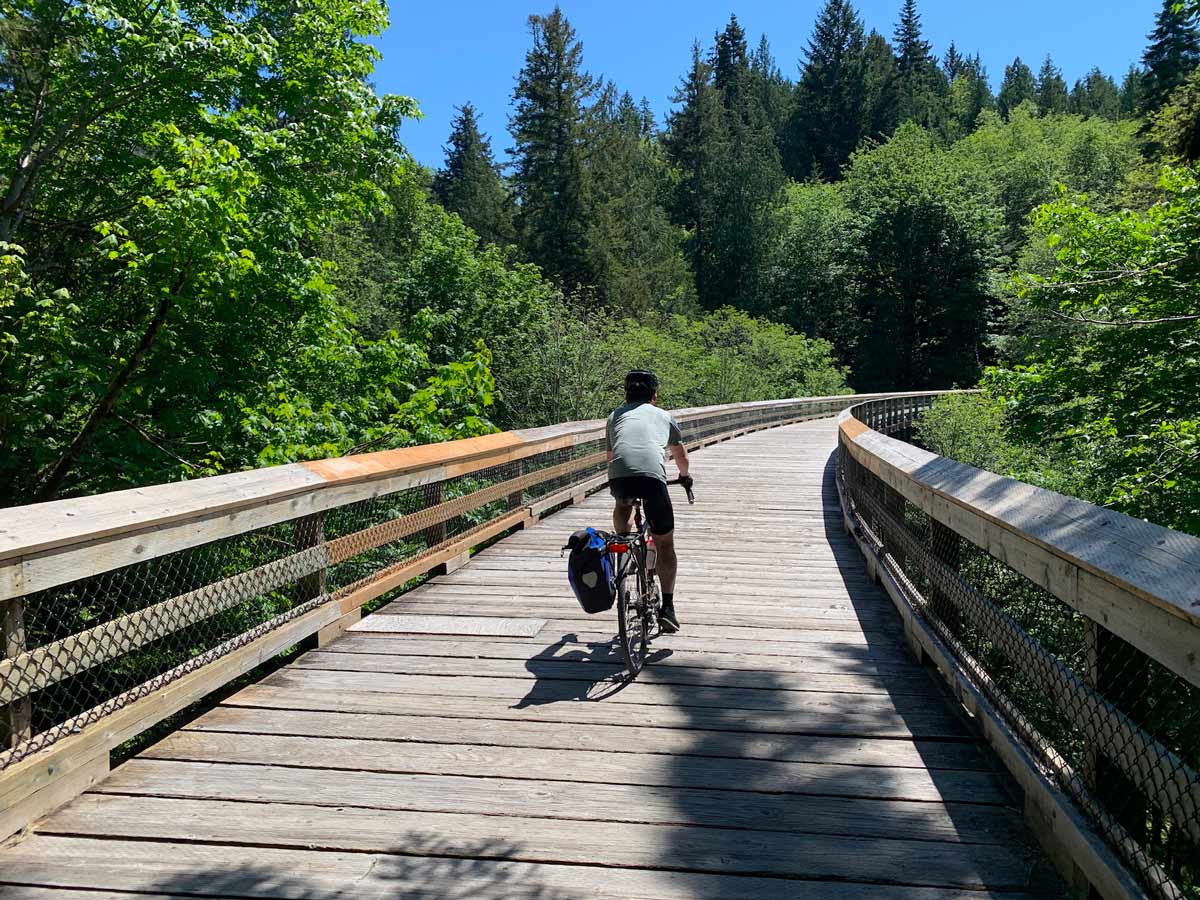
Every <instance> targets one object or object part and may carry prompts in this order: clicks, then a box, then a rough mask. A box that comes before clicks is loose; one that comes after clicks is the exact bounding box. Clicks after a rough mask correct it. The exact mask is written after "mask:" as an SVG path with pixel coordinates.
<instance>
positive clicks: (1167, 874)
mask: <svg viewBox="0 0 1200 900" xmlns="http://www.w3.org/2000/svg"><path fill="white" fill-rule="evenodd" d="M924 405H925V403H923V402H921V401H917V402H912V401H908V402H899V401H878V402H874V403H867V404H863V405H861V406H858V407H856V409H855V416H856V418H858V419H859V420H860V421H862V422H863V423H864V424H866V425H868V426H869V427H871V428H873V429H874V430H876V431H879V432H881V433H884V434H890V435H892V436H894V437H900V438H902V439H904V438H906V437H908V435H909V429H910V428H911V425H912V421H913V418H914V417H915V416H916V415H918V414H919V412H920V410H921V408H922V407H923V406H924ZM839 478H840V480H841V486H842V489H843V493H844V496H845V497H846V498H847V499H848V502H849V504H850V507H851V510H852V513H853V516H854V520H855V522H856V525H857V527H858V528H859V529H860V530H861V535H862V537H864V538H865V539H866V540H867V541H868V542H869V543H870V544H871V545H872V546H873V548H874V550H875V551H876V553H877V554H878V556H879V558H880V559H881V560H882V561H883V563H884V565H885V566H886V567H887V569H888V571H889V573H890V574H891V575H892V576H893V578H894V580H895V582H896V583H897V584H898V585H899V586H900V588H901V591H902V592H903V594H904V595H905V597H906V599H907V601H908V603H909V604H910V605H911V607H912V608H913V610H914V612H915V613H916V614H917V615H919V616H920V617H921V618H922V619H924V621H925V622H927V623H928V624H929V626H930V627H931V629H932V630H933V631H934V633H935V634H936V635H937V636H938V637H939V638H940V639H941V641H942V643H943V644H944V645H945V646H946V647H947V649H948V650H949V651H950V652H951V653H952V654H953V655H954V656H955V658H956V659H957V660H958V662H959V663H960V664H961V665H962V667H963V669H964V670H965V671H966V672H967V673H969V675H970V676H971V678H972V681H973V682H974V683H975V685H976V686H977V687H978V688H979V689H980V690H981V691H982V692H983V693H984V695H985V696H987V697H988V699H989V700H990V701H991V703H992V705H993V706H994V708H995V709H996V710H997V711H998V712H999V713H1000V714H1001V715H1002V716H1003V717H1004V718H1005V720H1006V721H1007V723H1008V724H1009V725H1010V726H1011V728H1012V729H1013V731H1014V732H1015V733H1016V734H1017V735H1019V736H1020V738H1021V739H1022V740H1023V742H1024V743H1025V744H1026V746H1027V748H1028V749H1029V750H1030V751H1031V753H1032V756H1033V757H1034V758H1035V759H1036V760H1037V761H1038V763H1039V764H1040V765H1041V766H1042V768H1043V770H1044V774H1045V775H1046V776H1047V777H1049V778H1051V779H1052V780H1053V781H1054V782H1056V783H1057V784H1058V785H1059V786H1060V787H1062V788H1063V789H1064V790H1065V791H1066V792H1067V793H1068V794H1069V795H1070V796H1071V797H1072V798H1073V799H1074V800H1075V802H1076V804H1077V805H1078V806H1079V807H1080V808H1081V809H1082V810H1083V811H1084V812H1085V813H1086V814H1087V815H1088V817H1089V818H1090V819H1091V821H1092V822H1093V823H1094V825H1095V827H1096V829H1097V831H1098V832H1099V833H1101V834H1102V835H1103V836H1104V837H1105V838H1106V839H1107V841H1108V842H1109V844H1110V845H1111V846H1112V847H1113V848H1114V849H1115V850H1116V851H1117V852H1118V854H1119V855H1120V856H1121V857H1122V858H1123V859H1124V860H1125V862H1126V863H1127V865H1128V866H1129V868H1130V869H1131V871H1133V872H1135V873H1136V874H1137V875H1138V876H1139V878H1140V879H1141V881H1142V882H1143V884H1144V885H1145V886H1146V888H1147V889H1148V891H1149V892H1150V893H1151V895H1152V896H1155V897H1159V898H1163V900H1183V898H1187V900H1197V898H1200V774H1198V773H1200V689H1197V688H1196V687H1195V686H1194V685H1192V684H1190V683H1189V682H1188V681H1187V680H1185V679H1184V678H1182V677H1180V676H1179V675H1177V674H1175V673H1174V672H1173V671H1171V670H1170V669H1168V668H1167V667H1166V666H1164V665H1162V664H1160V663H1159V662H1157V661H1156V660H1154V659H1152V658H1151V657H1149V656H1147V655H1146V654H1145V653H1142V652H1140V651H1139V650H1137V649H1135V648H1134V647H1132V646H1130V645H1129V644H1128V643H1126V642H1125V641H1123V640H1122V639H1121V638H1119V637H1117V636H1116V635H1114V634H1112V633H1111V632H1109V631H1108V630H1106V629H1105V628H1104V627H1102V626H1101V625H1100V624H1099V623H1097V622H1096V621H1094V620H1092V619H1090V618H1088V617H1087V616H1085V615H1082V614H1081V613H1079V612H1078V611H1076V610H1075V609H1073V608H1072V607H1071V606H1069V605H1067V604H1066V603H1064V602H1063V601H1062V600H1060V599H1058V598H1057V597H1056V596H1055V595H1054V594H1052V593H1050V592H1049V591H1047V590H1045V589H1043V588H1041V587H1039V586H1038V585H1036V584H1034V583H1033V582H1031V581H1029V580H1028V579H1027V578H1025V577H1024V576H1023V575H1021V574H1020V573H1018V572H1017V571H1015V570H1014V569H1012V568H1011V567H1009V566H1008V565H1007V564H1006V563H1005V562H1003V561H1002V560H1000V559H997V558H995V557H993V556H991V555H989V554H988V553H986V552H985V551H984V550H982V549H980V548H979V547H977V546H975V545H974V544H972V543H970V542H969V541H967V540H965V539H963V538H962V537H961V536H960V535H959V534H957V533H956V532H955V531H953V530H952V529H951V528H949V527H947V526H946V525H944V524H942V523H941V522H939V521H936V520H934V519H931V518H930V517H929V516H928V515H927V514H926V513H925V512H924V511H922V510H921V509H919V508H918V507H916V506H915V505H913V504H912V503H910V502H908V501H907V500H906V498H905V497H904V496H902V495H901V494H900V493H899V492H897V491H896V490H895V489H894V488H892V487H891V486H890V485H888V484H886V483H885V482H884V481H883V480H882V479H881V478H879V477H878V476H877V475H875V474H874V473H872V472H871V471H870V470H868V469H867V468H866V467H865V466H863V465H862V464H860V463H859V462H858V461H857V460H856V459H855V458H854V456H853V455H852V454H851V453H850V452H849V450H848V449H847V447H846V446H845V445H844V444H843V446H842V448H841V451H840V458H839Z"/></svg>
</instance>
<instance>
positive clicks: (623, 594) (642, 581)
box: [607, 478, 696, 676]
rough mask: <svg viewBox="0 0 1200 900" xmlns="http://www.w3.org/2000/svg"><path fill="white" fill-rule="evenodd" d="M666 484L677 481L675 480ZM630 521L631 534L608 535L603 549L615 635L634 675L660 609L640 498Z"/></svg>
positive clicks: (689, 493) (691, 498)
mask: <svg viewBox="0 0 1200 900" xmlns="http://www.w3.org/2000/svg"><path fill="white" fill-rule="evenodd" d="M667 484H681V482H680V480H679V479H678V478H676V479H675V480H674V481H668V482H667ZM684 490H685V491H686V492H687V498H688V503H689V504H693V503H695V502H696V498H695V495H693V494H692V489H691V487H689V486H686V485H685V486H684ZM633 522H634V531H632V532H631V533H629V534H614V535H610V536H609V538H608V546H607V550H608V552H609V553H610V554H612V568H613V581H614V582H615V584H616V588H617V632H618V634H619V636H620V640H621V651H622V652H623V653H624V654H625V664H626V666H627V667H628V669H629V674H630V676H634V675H637V673H638V672H640V671H641V670H642V666H643V665H644V664H645V662H646V646H647V644H649V642H650V638H651V636H652V635H651V634H650V630H651V628H652V627H657V625H658V611H659V609H661V608H662V591H661V590H660V589H659V586H658V579H657V578H656V577H655V574H656V573H655V568H654V562H655V553H654V549H653V544H652V541H651V536H650V529H649V528H648V527H647V525H646V522H645V520H644V519H643V518H642V501H641V500H640V499H638V500H634V501H633ZM631 582H632V584H631Z"/></svg>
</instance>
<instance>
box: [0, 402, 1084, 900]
mask: <svg viewBox="0 0 1200 900" xmlns="http://www.w3.org/2000/svg"><path fill="white" fill-rule="evenodd" d="M835 445H836V428H835V425H834V424H833V422H832V420H830V419H825V420H821V421H816V422H810V423H806V424H800V425H791V426H786V427H782V428H775V429H772V430H767V431H762V432H758V433H755V434H751V435H748V436H744V437H741V438H738V439H737V440H734V441H729V442H726V443H722V444H718V445H716V446H713V447H710V448H708V449H705V450H704V451H703V452H702V453H701V454H699V455H697V456H696V457H695V462H694V473H695V475H696V478H697V487H696V491H697V495H698V501H697V504H696V505H695V506H694V507H691V508H689V507H687V506H686V504H682V505H681V504H678V503H677V509H678V521H679V525H678V529H679V530H678V534H679V538H678V540H679V549H680V555H681V577H680V584H679V589H678V607H679V610H680V615H681V617H682V619H683V622H684V630H683V632H682V633H681V634H680V635H676V636H671V637H668V638H662V639H659V640H658V641H656V642H655V644H654V648H653V655H652V663H651V664H650V665H649V666H648V668H647V669H646V670H645V671H644V672H643V673H642V674H641V676H640V677H639V678H638V680H637V681H636V682H635V683H633V684H630V685H628V686H624V687H623V688H622V685H621V684H620V682H619V680H618V677H619V674H620V672H621V665H620V664H619V657H620V651H619V649H618V648H617V647H616V646H615V645H614V643H613V641H612V637H613V634H614V633H615V629H616V623H615V620H614V618H613V615H612V614H611V613H609V614H606V615H601V616H593V617H589V616H584V615H582V614H581V612H580V611H579V609H578V607H577V605H576V604H575V602H574V600H573V598H572V597H571V595H570V592H569V589H568V588H567V586H566V582H565V578H564V574H563V568H564V564H563V562H562V561H561V560H560V559H559V553H558V548H559V546H560V545H561V544H562V542H563V540H564V539H565V537H566V535H567V534H568V533H569V532H570V531H572V530H573V529H575V528H577V527H582V526H583V525H584V524H602V523H604V522H605V521H606V520H607V516H608V509H609V506H610V501H609V500H608V499H607V497H606V495H605V494H603V493H601V494H599V495H596V496H593V497H592V498H590V499H588V500H587V501H585V502H584V503H582V504H580V505H577V506H573V507H568V508H567V509H566V510H564V511H562V512H559V513H557V514H554V515H552V516H550V517H549V518H547V519H546V520H545V521H543V522H542V523H541V524H539V525H537V526H536V527H534V528H530V529H527V530H525V531H521V532H518V533H516V534H514V535H512V536H510V537H508V538H506V539H504V540H502V541H500V542H499V543H497V544H495V545H493V546H492V547H490V548H489V549H487V550H485V551H483V552H480V553H478V554H477V555H475V556H474V557H473V558H472V559H471V560H470V562H469V563H468V564H466V565H465V566H464V567H462V568H459V569H457V570H456V571H454V572H453V573H451V574H449V575H444V576H441V577H437V578H435V579H433V580H432V581H430V582H428V583H427V584H425V585H424V586H422V587H420V588H418V589H416V590H414V591H412V592H410V593H409V594H407V595H405V596H404V597H403V598H402V599H401V600H400V601H397V602H395V603H393V604H391V605H390V606H388V607H385V608H384V609H383V610H381V611H379V612H378V613H376V614H375V615H373V616H370V617H368V618H367V619H365V620H364V626H366V625H367V624H368V623H369V624H370V625H371V628H370V630H368V629H366V628H365V627H364V628H362V629H360V630H353V631H351V632H349V633H347V634H346V635H345V636H343V637H341V638H339V639H337V640H335V641H333V642H332V643H329V644H327V645H326V646H324V647H322V649H320V650H312V651H309V652H306V653H304V654H303V655H301V656H300V657H299V658H298V659H297V660H295V661H294V662H293V663H292V664H290V665H288V666H286V667H285V668H282V669H280V670H279V671H277V672H275V673H274V674H272V675H270V676H269V677H267V678H266V679H265V680H264V681H262V682H261V683H258V684H254V685H251V686H249V687H244V688H242V689H241V690H239V691H237V692H236V693H233V694H232V695H231V696H228V697H227V698H226V699H224V701H223V702H221V703H220V704H219V705H218V706H217V707H216V708H214V709H212V710H211V711H209V712H207V713H205V714H204V715H202V716H201V717H199V718H198V719H196V720H194V721H192V722H191V723H190V724H188V725H186V726H185V727H183V728H182V729H180V730H178V731H176V732H174V733H172V734H171V735H169V736H168V737H167V738H166V739H164V740H162V741H161V742H160V743H158V744H157V745H155V746H153V747H152V748H150V749H149V750H147V751H145V752H143V753H142V754H141V755H140V756H138V757H137V758H135V759H132V760H130V761H128V762H126V763H125V764H123V765H121V766H120V767H118V768H117V769H116V770H115V771H114V772H113V773H112V774H111V775H110V776H109V777H108V778H107V779H106V780H103V781H102V782H100V783H99V784H97V785H96V786H95V787H94V788H93V789H92V790H91V791H89V792H88V793H86V794H84V795H83V796H81V797H79V798H77V799H76V800H74V801H73V802H71V803H70V804H68V805H67V806H65V807H64V808H62V809H61V810H59V811H58V812H56V813H54V814H52V815H51V816H50V817H49V818H47V819H46V820H44V821H43V822H41V823H40V824H39V825H37V826H36V828H35V830H34V833H33V834H31V835H27V836H25V837H24V839H21V840H17V841H15V842H14V843H12V845H10V846H8V847H7V848H6V849H3V850H0V896H2V897H4V898H6V900H7V898H13V900H50V898H63V900H84V898H87V900H117V898H130V900H131V898H132V897H133V896H134V894H135V893H136V896H138V897H142V898H145V897H147V896H150V897H153V898H166V897H171V898H176V897H196V896H203V897H224V898H244V897H256V898H259V897H268V898H318V897H320V898H325V897H345V898H356V900H357V898H400V897H416V896H429V897H454V898H468V897H470V898H531V900H532V898H537V900H553V898H580V897H605V898H635V897H637V898H661V900H667V898H672V900H673V898H680V900H682V898H735V897H737V898H759V900H762V898H779V900H784V898H787V900H852V898H853V900H866V898H871V900H950V898H967V897H970V898H983V897H992V896H994V897H997V898H999V897H1003V898H1005V900H1019V898H1024V897H1027V896H1030V895H1047V894H1049V895H1059V894H1060V892H1061V891H1062V887H1061V884H1060V882H1059V881H1058V880H1057V876H1056V875H1055V874H1054V872H1053V869H1052V868H1051V867H1050V865H1049V863H1048V862H1047V861H1046V859H1045V858H1044V857H1043V856H1042V854H1041V851H1040V850H1038V849H1036V844H1035V843H1034V842H1033V840H1032V839H1031V838H1030V837H1029V836H1028V835H1027V834H1026V832H1025V831H1024V827H1023V824H1022V816H1021V808H1020V805H1019V803H1018V802H1017V801H1016V800H1015V797H1016V793H1014V792H1013V791H1012V789H1011V787H1010V784H1009V781H1008V776H1007V775H1006V774H1002V769H1001V767H1000V766H999V764H998V763H997V762H996V760H995V759H994V757H993V756H992V753H991V751H990V750H989V749H988V747H987V745H986V744H984V743H981V742H980V741H979V740H978V739H977V738H976V737H975V735H974V732H973V731H972V730H970V729H969V728H968V726H967V724H966V723H965V719H964V718H963V714H962V711H961V707H959V706H958V705H957V704H956V703H954V702H952V700H951V699H950V697H949V693H948V691H947V689H946V688H945V686H944V682H942V681H941V680H940V679H935V677H933V675H931V674H930V670H929V669H928V668H923V667H921V666H920V665H918V664H917V663H916V662H915V661H914V658H913V656H912V654H911V652H910V650H909V649H908V645H907V644H906V643H905V640H904V634H903V629H902V624H901V621H900V618H899V616H898V615H897V612H896V609H895V607H894V606H893V604H892V602H891V601H890V600H889V599H888V597H887V596H886V594H885V593H884V592H883V591H882V590H881V589H880V588H879V587H877V586H876V585H875V584H874V583H873V581H872V580H871V579H870V578H869V577H868V575H867V570H866V567H865V566H864V564H863V559H862V556H861V555H860V553H859V551H858V548H857V547H856V546H855V544H854V543H853V541H852V540H851V539H850V538H849V537H847V536H846V535H845V533H844V530H843V518H842V513H841V511H840V509H839V507H838V500H837V493H836V486H835V483H834V478H833V462H832V459H833V457H832V455H831V454H833V451H834V448H835ZM397 614H401V615H405V614H407V615H422V616H426V615H437V616H452V617H470V619H469V620H464V621H463V622H461V623H460V624H461V625H465V626H466V627H467V628H474V627H475V626H479V625H485V626H486V625H488V624H489V621H488V620H489V619H491V620H493V621H492V622H491V624H496V623H495V621H494V620H495V619H508V618H519V619H530V618H536V619H542V620H544V621H545V624H544V626H543V627H541V629H540V631H538V632H537V634H536V635H535V636H533V637H503V636H490V637H489V636H463V635H442V636H420V635H416V634H400V633H390V632H387V631H381V630H376V629H378V628H380V627H381V625H380V623H386V621H387V618H386V617H388V616H393V615H397ZM394 621H399V622H400V624H401V625H403V624H405V622H404V620H394Z"/></svg>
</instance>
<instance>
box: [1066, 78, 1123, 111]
mask: <svg viewBox="0 0 1200 900" xmlns="http://www.w3.org/2000/svg"><path fill="white" fill-rule="evenodd" d="M1070 109H1071V112H1073V113H1075V114H1076V115H1080V116H1085V117H1087V116H1100V117H1101V118H1103V119H1110V120H1112V121H1116V120H1117V119H1119V118H1121V117H1122V116H1121V92H1120V90H1118V88H1117V83H1116V82H1115V81H1113V80H1112V77H1111V76H1109V75H1105V74H1104V73H1103V72H1101V71H1100V70H1099V69H1096V68H1093V69H1092V70H1091V71H1090V72H1088V74H1087V77H1085V78H1083V79H1082V80H1080V81H1077V82H1075V87H1074V88H1072V90H1071V105H1070Z"/></svg>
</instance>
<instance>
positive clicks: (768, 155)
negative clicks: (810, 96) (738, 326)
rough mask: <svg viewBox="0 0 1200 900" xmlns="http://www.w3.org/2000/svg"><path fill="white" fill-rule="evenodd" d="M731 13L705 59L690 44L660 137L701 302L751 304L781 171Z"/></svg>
mask: <svg viewBox="0 0 1200 900" xmlns="http://www.w3.org/2000/svg"><path fill="white" fill-rule="evenodd" d="M755 79H756V75H755V72H754V71H753V70H752V69H751V68H750V64H749V59H748V57H747V55H746V53H745V36H744V34H743V33H742V31H741V28H740V26H739V25H738V24H737V20H736V19H733V20H731V21H730V23H729V25H728V26H727V27H726V29H725V31H724V32H722V33H721V34H719V35H717V41H716V48H715V50H714V53H713V57H712V61H711V63H709V62H706V61H705V60H704V59H703V57H702V55H701V52H700V48H699V47H698V46H696V47H693V50H692V67H691V70H690V71H689V72H688V74H687V76H685V78H684V81H683V83H682V84H681V85H680V88H679V90H678V92H677V93H676V95H675V101H676V102H677V103H680V104H681V108H680V109H679V110H677V111H675V112H674V113H672V115H671V117H670V120H669V126H670V131H669V134H668V135H667V137H666V139H665V146H666V150H667V153H668V158H669V159H670V161H671V163H672V164H673V165H674V166H675V167H676V169H677V170H678V173H679V180H678V187H677V190H676V196H675V199H674V202H673V203H672V209H673V212H674V216H675V221H676V222H677V224H679V225H681V226H682V227H684V228H686V229H687V230H688V233H689V236H688V241H687V252H688V260H689V262H690V263H691V265H692V269H693V271H694V273H695V279H696V293H697V295H698V297H699V300H700V303H701V305H702V306H704V307H708V308H716V307H719V306H722V305H725V304H733V305H735V306H740V307H742V308H746V309H753V308H754V290H755V284H756V277H757V272H758V267H759V265H760V263H761V260H762V258H763V255H764V252H765V248H766V247H767V245H768V242H769V240H770V229H771V227H772V224H773V220H772V216H771V209H772V204H773V202H774V200H775V198H776V197H777V196H778V194H779V191H780V190H781V188H782V187H783V185H784V182H785V177H784V174H783V169H782V166H781V163H780V159H779V152H778V150H777V148H776V135H775V133H774V130H773V128H772V126H771V122H770V120H769V119H768V117H767V114H766V111H765V110H764V109H763V107H762V106H761V104H760V101H759V98H760V97H761V91H760V90H758V89H757V86H756V80H755Z"/></svg>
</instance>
